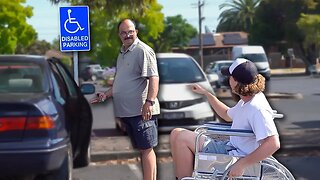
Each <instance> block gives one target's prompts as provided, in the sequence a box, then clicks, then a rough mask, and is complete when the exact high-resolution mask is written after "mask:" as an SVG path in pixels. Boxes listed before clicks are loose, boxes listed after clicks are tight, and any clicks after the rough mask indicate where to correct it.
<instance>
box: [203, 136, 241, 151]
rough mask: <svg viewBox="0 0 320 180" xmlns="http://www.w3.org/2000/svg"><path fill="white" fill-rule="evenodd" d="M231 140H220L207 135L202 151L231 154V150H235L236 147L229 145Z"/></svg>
mask: <svg viewBox="0 0 320 180" xmlns="http://www.w3.org/2000/svg"><path fill="white" fill-rule="evenodd" d="M228 143H229V141H219V140H215V139H212V138H209V137H206V140H205V142H204V147H203V148H202V150H201V152H204V153H215V154H229V151H232V150H235V149H236V148H235V147H233V146H231V145H228Z"/></svg>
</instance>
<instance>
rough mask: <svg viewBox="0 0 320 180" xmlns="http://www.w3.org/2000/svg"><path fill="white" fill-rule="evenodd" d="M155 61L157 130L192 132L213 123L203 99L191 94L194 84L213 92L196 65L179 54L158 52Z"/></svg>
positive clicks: (189, 57) (208, 105) (186, 56)
mask: <svg viewBox="0 0 320 180" xmlns="http://www.w3.org/2000/svg"><path fill="white" fill-rule="evenodd" d="M157 60H158V69H159V77H160V86H159V93H158V99H159V102H160V112H161V113H160V115H159V118H158V122H159V131H170V130H172V129H173V128H175V127H184V128H188V129H195V128H196V127H198V126H199V125H201V124H203V123H204V122H207V121H212V120H214V119H215V118H214V112H213V110H212V108H211V106H210V104H209V103H208V101H207V99H206V97H205V96H203V95H199V94H196V93H194V92H192V91H191V88H190V87H189V85H190V84H192V83H197V84H199V85H201V86H202V87H204V88H206V89H207V90H209V91H210V92H211V93H214V92H213V89H212V87H211V86H210V83H209V81H208V79H207V77H206V75H205V73H204V72H203V71H202V69H201V67H200V66H199V64H198V63H197V62H196V61H195V60H194V59H193V58H192V57H191V56H189V55H186V54H181V53H158V54H157Z"/></svg>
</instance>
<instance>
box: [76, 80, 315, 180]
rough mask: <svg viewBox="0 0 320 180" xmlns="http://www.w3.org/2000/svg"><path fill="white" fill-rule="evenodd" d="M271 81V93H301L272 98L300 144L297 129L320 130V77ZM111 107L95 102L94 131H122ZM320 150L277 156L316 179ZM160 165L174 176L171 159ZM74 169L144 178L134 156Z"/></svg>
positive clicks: (83, 174)
mask: <svg viewBox="0 0 320 180" xmlns="http://www.w3.org/2000/svg"><path fill="white" fill-rule="evenodd" d="M269 85H270V87H269V92H270V93H294V94H295V93H299V94H301V95H302V98H298V99H291V98H273V99H269V100H270V103H271V105H272V106H273V108H274V109H277V110H278V111H279V112H280V113H283V114H284V115H285V118H283V119H280V120H277V121H276V123H277V126H278V129H279V132H280V134H282V133H289V134H290V133H291V134H292V137H296V138H295V139H294V141H293V142H292V145H295V146H297V145H299V144H300V145H303V143H306V142H308V141H309V139H301V138H299V137H297V133H301V131H303V132H314V133H317V134H319V133H320V131H319V130H320V120H319V119H320V116H319V115H320V113H319V102H320V79H317V78H310V77H309V76H298V77H274V78H272V79H271V81H270V83H269ZM226 103H227V104H232V103H233V102H232V101H228V100H227V101H226ZM112 108H113V107H112V103H106V104H101V105H98V106H95V108H94V109H93V112H94V126H93V127H94V131H96V132H100V133H104V134H105V135H109V136H119V135H121V133H119V132H118V131H116V130H115V129H114V127H115V124H114V121H113V120H112V117H111V118H110V116H112V115H113V112H112V111H113V109H112ZM311 138H312V137H311ZM302 147H303V146H302ZM319 151H320V150H319V148H318V149H317V150H314V149H312V150H310V149H304V148H300V151H298V152H294V153H292V152H289V153H287V152H283V151H281V153H279V154H278V155H277V156H278V160H279V161H280V162H282V163H283V164H284V165H285V166H287V167H288V169H290V170H291V171H292V172H293V174H294V175H295V176H296V178H297V179H317V178H318V176H319V173H318V167H319V162H320V161H319V160H320V155H319ZM169 159H170V158H169ZM315 165H317V166H315ZM158 166H159V172H158V173H159V179H163V180H164V179H174V177H173V167H172V161H170V160H168V159H167V160H164V161H163V162H159V164H158ZM74 172H75V175H74V178H75V179H81V180H89V179H90V180H94V179H99V180H104V179H132V180H135V179H141V170H140V165H139V163H137V162H136V161H135V160H133V162H132V163H129V162H125V163H123V162H122V163H120V162H118V163H117V162H113V163H111V164H110V162H108V163H107V164H104V163H102V164H100V163H99V164H92V165H90V166H89V167H87V168H83V169H77V170H75V171H74ZM123 172H126V173H123ZM106 177H107V178H106Z"/></svg>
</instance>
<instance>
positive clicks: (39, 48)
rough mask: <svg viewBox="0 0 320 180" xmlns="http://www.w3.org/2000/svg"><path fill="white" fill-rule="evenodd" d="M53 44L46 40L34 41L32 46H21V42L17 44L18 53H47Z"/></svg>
mask: <svg viewBox="0 0 320 180" xmlns="http://www.w3.org/2000/svg"><path fill="white" fill-rule="evenodd" d="M51 47H52V46H51V44H50V43H48V42H47V41H45V40H42V41H39V40H36V41H34V42H33V43H32V44H31V45H30V46H28V47H26V46H21V45H20V44H19V45H18V46H17V50H16V53H17V54H33V55H45V54H46V52H47V51H48V50H50V49H51Z"/></svg>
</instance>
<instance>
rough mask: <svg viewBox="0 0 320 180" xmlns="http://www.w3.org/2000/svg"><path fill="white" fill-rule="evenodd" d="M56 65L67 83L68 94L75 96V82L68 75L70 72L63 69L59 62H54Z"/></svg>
mask: <svg viewBox="0 0 320 180" xmlns="http://www.w3.org/2000/svg"><path fill="white" fill-rule="evenodd" d="M55 65H56V66H57V68H58V69H59V71H60V73H61V75H62V76H63V78H64V80H65V83H66V85H67V88H68V92H69V95H70V96H77V95H78V94H77V90H76V88H75V82H74V80H73V79H72V77H70V74H68V73H67V72H66V70H65V68H63V67H62V66H61V65H60V64H58V63H56V64H55Z"/></svg>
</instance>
